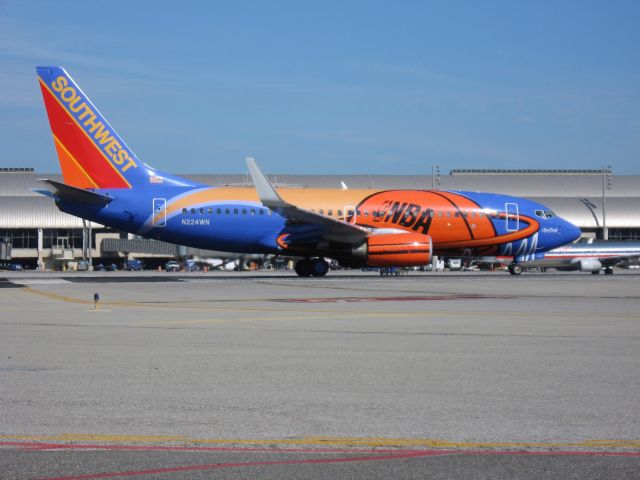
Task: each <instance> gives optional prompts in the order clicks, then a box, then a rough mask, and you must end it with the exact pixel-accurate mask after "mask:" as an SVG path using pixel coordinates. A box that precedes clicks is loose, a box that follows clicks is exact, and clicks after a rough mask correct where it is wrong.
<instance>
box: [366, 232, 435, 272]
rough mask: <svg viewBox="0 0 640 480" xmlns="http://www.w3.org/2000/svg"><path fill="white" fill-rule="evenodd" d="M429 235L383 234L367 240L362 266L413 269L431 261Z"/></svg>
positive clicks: (431, 245)
mask: <svg viewBox="0 0 640 480" xmlns="http://www.w3.org/2000/svg"><path fill="white" fill-rule="evenodd" d="M432 247H433V244H432V242H431V237H430V236H429V235H422V234H419V233H384V234H380V235H372V236H370V237H368V238H367V243H366V253H365V262H364V264H365V265H367V266H368V267H414V266H419V265H427V264H428V263H429V262H430V261H431V251H432Z"/></svg>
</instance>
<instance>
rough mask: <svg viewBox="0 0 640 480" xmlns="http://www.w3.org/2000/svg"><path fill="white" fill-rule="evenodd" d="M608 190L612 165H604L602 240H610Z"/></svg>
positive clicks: (609, 188)
mask: <svg viewBox="0 0 640 480" xmlns="http://www.w3.org/2000/svg"><path fill="white" fill-rule="evenodd" d="M607 190H611V165H607V166H606V167H602V240H609V229H608V228H607Z"/></svg>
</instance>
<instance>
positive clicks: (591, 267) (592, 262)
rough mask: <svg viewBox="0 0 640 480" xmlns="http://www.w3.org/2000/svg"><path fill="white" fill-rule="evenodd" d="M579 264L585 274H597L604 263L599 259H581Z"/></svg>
mask: <svg viewBox="0 0 640 480" xmlns="http://www.w3.org/2000/svg"><path fill="white" fill-rule="evenodd" d="M577 264H578V268H579V269H580V270H581V271H583V272H597V271H599V270H600V269H601V268H602V263H600V260H598V259H597V258H581V259H580V260H578V262H577Z"/></svg>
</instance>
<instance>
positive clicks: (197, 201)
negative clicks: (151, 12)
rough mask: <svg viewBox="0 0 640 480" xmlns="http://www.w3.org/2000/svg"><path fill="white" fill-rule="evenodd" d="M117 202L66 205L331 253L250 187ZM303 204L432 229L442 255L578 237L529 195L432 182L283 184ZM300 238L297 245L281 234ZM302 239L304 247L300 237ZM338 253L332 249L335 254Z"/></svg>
mask: <svg viewBox="0 0 640 480" xmlns="http://www.w3.org/2000/svg"><path fill="white" fill-rule="evenodd" d="M96 191H97V192H100V193H103V194H107V195H109V196H110V197H112V198H113V201H112V202H111V203H109V204H108V205H106V206H103V207H102V206H100V207H97V206H94V207H91V206H87V205H78V204H73V203H67V202H64V201H59V202H58V204H59V206H60V208H62V209H63V210H64V211H66V212H68V213H71V214H73V215H77V216H80V217H83V218H87V219H89V220H92V221H94V222H97V223H101V224H103V225H106V226H109V227H113V228H117V229H120V230H124V231H127V232H130V233H134V234H138V235H141V236H146V237H150V238H154V239H157V240H163V241H167V242H172V243H178V244H182V245H188V246H193V247H197V248H206V249H213V250H223V251H229V252H256V253H258V252H259V253H281V254H292V255H294V254H301V255H310V254H314V255H322V254H325V255H326V251H324V250H323V248H322V246H321V245H316V244H313V242H310V243H309V244H305V242H304V240H302V241H300V238H302V239H304V234H305V230H307V231H309V236H310V238H313V237H314V235H313V234H314V233H316V232H315V231H316V230H317V227H313V226H311V227H310V226H308V225H295V224H291V222H288V221H287V219H286V218H284V217H282V216H280V215H279V214H278V213H277V212H275V211H272V210H271V209H268V208H266V207H264V206H263V205H262V203H261V202H260V199H259V198H258V195H257V193H256V191H255V189H253V188H250V187H246V188H245V187H199V188H193V187H158V186H154V187H149V188H136V189H102V190H96ZM278 192H279V193H280V195H282V197H283V198H284V199H285V200H287V201H288V202H291V203H293V204H295V205H297V206H298V207H300V208H303V209H306V210H309V211H312V212H315V213H318V214H320V215H325V216H329V217H333V218H336V219H340V220H342V221H346V222H349V223H353V224H356V225H359V226H361V227H364V228H371V229H376V230H378V231H379V230H381V229H382V230H384V231H387V230H388V231H389V232H401V231H406V232H411V233H418V234H424V235H429V236H430V237H431V239H432V242H433V253H434V254H436V255H443V254H447V255H466V256H470V255H490V254H498V255H512V256H514V257H520V258H522V259H526V258H528V257H529V256H531V255H535V254H536V253H537V252H542V251H546V250H549V249H551V248H554V247H557V246H559V245H563V244H564V243H566V242H567V241H571V240H572V239H573V238H575V236H576V228H575V227H573V225H571V224H569V223H568V222H565V221H564V220H562V219H560V218H558V217H556V216H555V215H553V214H552V213H551V212H549V210H548V209H546V208H545V207H544V206H542V205H539V204H537V203H535V202H532V201H530V200H526V199H523V198H517V197H511V196H505V195H497V194H487V193H478V192H443V191H429V190H337V189H336V190H334V189H311V188H282V189H278ZM287 234H293V235H295V236H296V238H297V239H298V241H297V243H296V245H297V246H296V247H295V248H289V247H288V246H287V245H286V243H283V241H282V237H283V235H287ZM300 244H302V245H304V248H303V250H300V248H299V245H300ZM327 256H330V255H327Z"/></svg>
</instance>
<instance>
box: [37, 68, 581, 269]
mask: <svg viewBox="0 0 640 480" xmlns="http://www.w3.org/2000/svg"><path fill="white" fill-rule="evenodd" d="M37 72H38V77H39V82H40V88H41V90H42V95H43V97H44V104H45V107H46V109H47V114H48V117H49V122H50V124H51V131H52V134H53V141H54V144H55V148H56V151H57V154H58V159H59V161H60V166H61V169H62V175H63V179H64V183H60V182H55V181H52V180H43V181H44V182H46V183H47V184H48V186H49V188H50V191H49V192H47V193H48V194H49V195H50V196H52V197H53V198H54V199H55V202H56V205H57V206H58V208H59V209H60V210H62V211H63V212H66V213H69V214H71V215H75V216H77V217H81V218H84V219H87V220H90V221H92V222H96V223H99V224H102V225H106V226H109V227H112V228H116V229H119V230H123V231H126V232H130V233H133V234H136V235H140V236H144V237H148V238H154V239H157V240H163V241H166V242H171V243H176V244H180V245H188V246H193V247H197V248H205V249H210V250H222V251H228V252H243V253H270V254H276V255H287V256H296V257H301V259H300V260H298V262H297V263H296V267H295V270H296V273H297V274H298V275H300V276H303V277H305V276H311V275H313V276H323V275H325V274H326V273H327V271H328V268H329V265H328V263H327V261H326V260H325V258H330V259H335V260H337V261H338V262H339V263H340V264H342V265H345V266H352V267H359V266H419V265H426V264H428V263H429V262H430V259H431V256H432V255H447V256H454V257H455V256H458V257H460V256H486V255H508V256H511V257H513V259H514V262H513V264H512V265H511V268H510V271H511V273H513V274H519V273H520V272H521V271H522V269H521V267H520V265H519V262H520V261H526V260H529V259H534V258H536V255H539V254H541V253H544V252H546V251H548V250H550V249H552V248H555V247H558V246H560V245H564V244H566V243H569V242H572V241H573V240H575V239H577V238H578V237H579V236H580V230H579V229H578V228H577V227H576V226H574V225H573V224H571V223H569V222H567V221H566V220H563V219H561V218H559V217H558V216H556V215H555V214H554V213H553V212H552V211H551V210H550V209H548V208H546V207H545V206H543V205H540V204H538V203H535V202H532V201H530V200H526V199H523V198H517V197H510V196H505V195H497V194H491V193H478V192H462V191H433V190H384V191H379V190H355V189H354V190H350V189H335V190H334V189H312V188H304V189H299V188H278V189H276V188H274V186H273V185H272V184H271V182H270V181H269V180H268V178H267V177H266V176H265V175H264V174H263V173H262V172H261V171H260V169H259V168H258V166H257V165H256V163H255V161H254V160H253V159H251V158H248V159H247V166H248V168H249V172H250V174H251V177H252V179H253V183H254V185H255V188H249V187H246V188H242V187H212V186H208V185H203V184H200V183H197V182H193V181H190V180H187V179H184V178H180V177H178V176H175V175H171V174H168V173H165V172H161V171H158V170H155V169H154V168H152V167H150V166H148V165H146V164H145V163H142V162H141V161H140V160H139V159H138V157H137V156H136V155H135V154H134V153H133V151H132V150H131V149H130V148H129V146H128V145H127V144H126V143H125V142H124V140H123V139H122V138H121V137H120V136H119V135H118V134H117V133H116V131H115V130H114V129H113V127H112V126H111V125H110V124H109V123H108V122H107V121H106V119H105V118H104V117H103V116H102V115H101V114H100V112H99V111H98V109H97V108H96V107H95V106H94V105H93V103H92V102H91V101H90V100H89V98H88V97H87V96H86V95H85V93H84V92H83V91H82V90H81V89H80V88H79V87H78V85H77V84H76V83H75V82H74V81H73V79H72V78H71V77H70V76H69V74H68V73H67V72H66V71H65V70H64V69H63V68H61V67H37Z"/></svg>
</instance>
